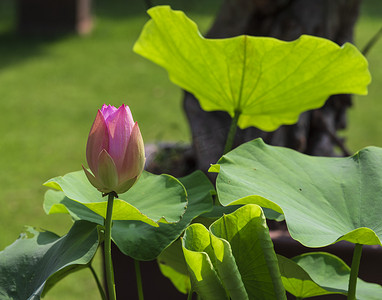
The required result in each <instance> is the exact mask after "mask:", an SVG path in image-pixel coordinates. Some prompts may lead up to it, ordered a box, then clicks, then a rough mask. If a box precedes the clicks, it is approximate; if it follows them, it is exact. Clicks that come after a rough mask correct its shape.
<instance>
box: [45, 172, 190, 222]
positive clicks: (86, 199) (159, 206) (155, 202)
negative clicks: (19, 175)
mask: <svg viewBox="0 0 382 300" xmlns="http://www.w3.org/2000/svg"><path fill="white" fill-rule="evenodd" d="M44 185H45V186H48V187H51V188H53V189H56V190H61V191H63V192H64V194H65V196H66V197H67V198H69V199H72V200H74V201H77V202H78V203H79V204H81V205H83V206H86V207H87V208H89V209H90V210H92V211H93V212H95V213H96V214H98V215H100V216H101V217H103V218H105V217H106V208H107V197H102V194H101V193H100V192H99V191H98V190H97V189H96V188H94V187H93V186H92V185H91V184H90V182H89V181H88V179H87V178H86V175H85V173H84V172H83V171H78V172H72V173H68V174H66V175H65V176H59V177H55V178H52V179H50V180H49V181H47V182H45V183H44ZM49 196H52V197H51V198H54V196H53V194H51V195H49ZM56 197H57V196H56ZM50 200H51V199H50ZM56 200H57V199H56ZM49 203H50V204H48V205H47V204H46V205H45V209H47V208H49V211H48V213H58V212H63V213H67V212H68V211H67V210H66V208H65V205H64V203H55V201H54V200H53V201H49ZM186 206H187V193H186V191H185V189H184V187H183V185H182V184H181V183H180V182H179V181H178V180H177V179H176V178H174V177H172V176H170V175H154V174H151V173H149V172H143V173H142V175H141V177H140V178H139V180H138V181H137V183H136V184H135V185H134V186H133V187H132V188H131V189H130V190H128V191H127V192H126V193H123V194H120V195H118V199H115V200H114V207H113V216H112V218H113V220H137V221H142V222H145V223H147V224H150V225H152V226H156V227H157V226H158V224H157V222H163V223H174V222H178V221H179V220H180V218H181V217H182V215H183V214H184V212H185V209H186ZM89 221H92V220H89Z"/></svg>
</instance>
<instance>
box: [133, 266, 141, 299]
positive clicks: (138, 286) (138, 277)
mask: <svg viewBox="0 0 382 300" xmlns="http://www.w3.org/2000/svg"><path fill="white" fill-rule="evenodd" d="M134 265H135V277H136V278H137V288H138V297H139V300H143V287H142V276H141V267H140V266H139V261H138V260H136V259H134Z"/></svg>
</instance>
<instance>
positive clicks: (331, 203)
mask: <svg viewBox="0 0 382 300" xmlns="http://www.w3.org/2000/svg"><path fill="white" fill-rule="evenodd" d="M218 164H219V165H220V172H219V175H218V178H217V192H218V196H219V201H220V202H221V203H222V204H223V205H230V204H232V205H233V204H246V203H255V204H258V205H260V206H264V207H267V208H270V209H273V210H274V211H277V212H279V213H284V216H285V220H286V222H287V226H288V229H289V232H290V234H291V236H292V237H293V238H294V239H295V240H297V241H299V242H301V243H302V244H303V245H305V246H308V247H323V246H326V245H329V244H332V243H335V242H336V241H339V240H347V241H349V242H352V243H358V244H366V245H381V238H382V219H381V215H382V198H381V190H382V149H381V148H377V147H368V148H365V149H363V150H361V151H359V152H357V153H356V154H354V155H353V156H352V157H347V158H329V157H313V156H308V155H304V154H301V153H299V152H297V151H294V150H291V149H287V148H282V147H275V146H268V145H266V144H265V143H264V142H263V141H262V140H261V139H256V140H254V141H251V142H248V143H246V144H243V145H241V146H240V147H238V148H236V149H234V150H233V151H231V152H230V153H228V154H226V155H224V156H223V157H222V158H221V159H220V160H219V162H218ZM214 169H215V170H216V167H215V168H214Z"/></svg>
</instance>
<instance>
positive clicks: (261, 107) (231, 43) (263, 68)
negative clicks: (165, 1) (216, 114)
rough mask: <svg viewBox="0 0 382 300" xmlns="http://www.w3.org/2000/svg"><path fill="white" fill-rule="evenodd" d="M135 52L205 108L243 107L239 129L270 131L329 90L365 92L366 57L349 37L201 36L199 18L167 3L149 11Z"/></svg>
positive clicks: (320, 102) (319, 101)
mask: <svg viewBox="0 0 382 300" xmlns="http://www.w3.org/2000/svg"><path fill="white" fill-rule="evenodd" d="M148 14H149V15H150V16H151V18H152V19H151V20H149V21H148V22H147V24H146V25H145V27H144V29H143V31H142V33H141V35H140V37H139V39H138V41H137V42H136V44H135V45H134V51H135V52H136V53H138V54H140V55H142V56H143V57H145V58H147V59H149V60H151V61H153V62H154V63H156V64H158V65H160V66H161V67H163V68H165V69H166V70H167V72H168V74H169V77H170V79H171V80H172V81H173V82H174V83H175V84H177V85H179V86H180V87H181V88H183V89H185V90H187V91H189V92H191V93H193V94H194V95H195V96H196V98H197V99H199V102H200V105H201V107H202V108H203V109H204V110H206V111H215V110H220V111H221V110H223V111H226V112H228V113H229V114H230V115H231V116H234V114H235V112H238V113H240V116H239V120H238V125H239V127H241V128H243V129H244V128H247V127H249V126H256V127H258V128H260V129H262V130H265V131H273V130H275V129H277V128H278V127H279V126H280V125H282V124H293V123H296V122H297V120H298V116H299V114H300V113H302V112H304V111H307V110H309V109H314V108H318V107H321V106H322V105H323V104H324V103H325V101H326V100H327V98H328V97H329V96H330V95H333V94H344V93H347V94H349V93H355V94H361V95H365V94H366V93H367V85H368V84H369V83H370V74H369V71H368V64H367V61H366V59H365V58H364V57H363V56H362V54H361V53H360V52H359V51H358V50H357V49H356V48H355V47H354V46H353V45H351V44H349V43H346V44H345V45H343V46H342V47H340V46H338V45H337V44H335V43H333V42H331V41H329V40H326V39H323V38H318V37H313V36H307V35H303V36H301V37H300V38H299V39H298V40H295V41H293V42H284V41H280V40H277V39H274V38H268V37H252V36H245V35H243V36H238V37H234V38H227V39H206V38H204V37H202V35H201V34H200V33H199V31H198V28H197V26H196V24H195V23H194V22H193V21H191V20H190V19H188V18H187V17H186V16H185V14H184V13H183V12H181V11H174V10H171V8H170V7H168V6H157V7H154V8H151V9H149V10H148Z"/></svg>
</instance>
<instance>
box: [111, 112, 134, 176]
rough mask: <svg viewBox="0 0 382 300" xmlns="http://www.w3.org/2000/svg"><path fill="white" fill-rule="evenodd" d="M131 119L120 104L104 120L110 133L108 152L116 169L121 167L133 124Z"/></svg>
mask: <svg viewBox="0 0 382 300" xmlns="http://www.w3.org/2000/svg"><path fill="white" fill-rule="evenodd" d="M129 111H130V110H129ZM131 120H132V116H131V113H130V115H129V113H128V111H127V110H126V107H125V105H122V106H121V107H119V108H118V110H117V111H116V112H115V113H113V114H112V115H110V116H109V118H108V119H107V121H106V123H107V126H108V129H109V134H110V135H109V149H108V152H109V154H110V156H111V157H112V158H113V160H114V162H115V165H116V166H117V169H118V171H120V170H121V168H122V162H123V158H124V156H125V152H126V148H127V145H128V143H129V139H130V134H131V129H132V127H133V125H134V123H132V122H131Z"/></svg>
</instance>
